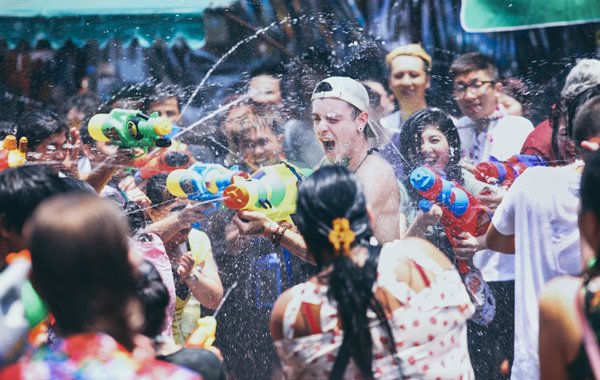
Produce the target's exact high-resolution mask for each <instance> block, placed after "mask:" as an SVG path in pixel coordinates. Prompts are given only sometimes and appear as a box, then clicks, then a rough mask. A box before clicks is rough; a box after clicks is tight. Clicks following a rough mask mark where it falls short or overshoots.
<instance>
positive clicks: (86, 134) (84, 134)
mask: <svg viewBox="0 0 600 380" xmlns="http://www.w3.org/2000/svg"><path fill="white" fill-rule="evenodd" d="M92 116H93V115H90V116H86V117H84V119H83V120H81V126H80V127H79V139H80V140H81V142H82V143H83V144H86V145H96V140H94V139H93V138H92V136H91V135H90V131H89V130H88V124H89V122H90V119H91V118H92Z"/></svg>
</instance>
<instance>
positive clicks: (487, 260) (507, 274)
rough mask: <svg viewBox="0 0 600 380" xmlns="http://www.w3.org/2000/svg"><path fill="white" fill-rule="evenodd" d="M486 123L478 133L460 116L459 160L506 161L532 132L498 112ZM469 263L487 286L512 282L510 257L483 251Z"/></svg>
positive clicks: (517, 119) (526, 123) (522, 121)
mask: <svg viewBox="0 0 600 380" xmlns="http://www.w3.org/2000/svg"><path fill="white" fill-rule="evenodd" d="M490 120H491V121H490V122H489V125H488V127H487V129H484V130H483V131H481V132H479V133H477V131H476V130H475V121H473V120H472V119H471V118H469V117H466V116H464V117H462V118H460V119H459V120H458V122H457V123H456V128H457V129H458V135H459V136H460V142H461V147H462V154H463V157H465V158H466V159H467V160H468V161H471V162H472V163H473V164H478V163H480V162H482V161H488V160H489V158H490V156H494V157H496V158H497V159H499V160H506V159H508V158H509V157H511V156H513V155H515V154H519V152H520V151H521V147H522V146H523V142H525V139H526V138H527V136H528V135H529V133H530V132H531V131H532V130H533V124H531V122H530V121H529V120H527V119H525V118H523V117H519V116H512V115H508V114H506V112H505V111H504V110H503V109H501V108H500V109H498V110H496V111H495V112H494V113H493V114H492V115H491V116H490ZM473 263H474V264H475V266H476V267H477V268H479V270H480V271H481V274H482V275H483V279H484V280H486V281H488V282H490V281H510V280H514V279H515V259H514V257H513V256H512V255H505V254H502V253H500V252H496V251H492V250H490V249H484V250H481V251H479V252H477V253H476V254H475V256H474V257H473Z"/></svg>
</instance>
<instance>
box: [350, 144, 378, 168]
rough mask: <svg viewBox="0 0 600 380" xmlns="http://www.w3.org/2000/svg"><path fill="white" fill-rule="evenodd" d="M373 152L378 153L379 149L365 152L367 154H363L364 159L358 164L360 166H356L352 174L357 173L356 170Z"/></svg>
mask: <svg viewBox="0 0 600 380" xmlns="http://www.w3.org/2000/svg"><path fill="white" fill-rule="evenodd" d="M375 152H379V149H377V148H370V149H369V150H367V154H365V157H364V158H363V159H362V161H361V162H360V164H358V166H357V167H356V169H354V173H356V172H357V171H358V169H360V167H361V166H362V164H363V163H364V162H365V160H366V159H367V157H369V156H370V155H371V154H373V153H375Z"/></svg>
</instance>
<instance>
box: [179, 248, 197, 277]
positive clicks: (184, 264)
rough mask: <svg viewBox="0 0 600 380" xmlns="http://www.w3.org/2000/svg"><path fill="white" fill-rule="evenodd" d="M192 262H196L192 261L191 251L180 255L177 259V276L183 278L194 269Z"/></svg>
mask: <svg viewBox="0 0 600 380" xmlns="http://www.w3.org/2000/svg"><path fill="white" fill-rule="evenodd" d="M194 264H196V262H195V261H194V258H193V257H192V253H191V252H187V253H185V254H184V255H183V256H181V258H180V259H179V265H178V266H177V274H178V275H179V277H181V278H184V279H185V278H186V277H188V276H189V275H190V274H191V273H192V270H193V269H194Z"/></svg>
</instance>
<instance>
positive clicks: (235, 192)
mask: <svg viewBox="0 0 600 380" xmlns="http://www.w3.org/2000/svg"><path fill="white" fill-rule="evenodd" d="M310 174H312V170H311V169H299V168H297V167H296V166H294V165H291V164H289V163H287V162H281V163H280V164H276V165H270V166H265V167H262V168H260V169H259V170H258V171H256V172H255V173H254V174H252V176H251V177H250V178H249V179H244V178H237V179H236V180H235V181H234V182H233V184H231V185H230V186H228V187H227V188H226V189H225V191H224V192H223V197H224V200H223V202H224V203H225V206H227V207H229V208H230V209H233V210H252V211H259V212H262V213H263V214H265V215H266V216H267V217H269V218H270V219H272V220H273V221H275V222H282V221H286V222H288V223H290V224H293V222H292V218H291V215H293V214H295V213H296V198H297V197H298V183H299V182H300V181H301V180H302V178H304V177H307V176H309V175H310Z"/></svg>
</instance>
